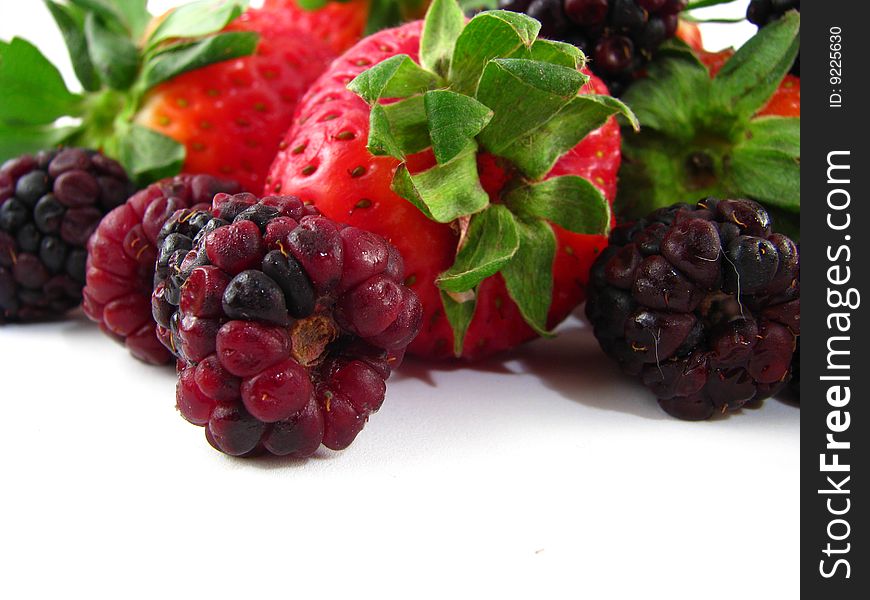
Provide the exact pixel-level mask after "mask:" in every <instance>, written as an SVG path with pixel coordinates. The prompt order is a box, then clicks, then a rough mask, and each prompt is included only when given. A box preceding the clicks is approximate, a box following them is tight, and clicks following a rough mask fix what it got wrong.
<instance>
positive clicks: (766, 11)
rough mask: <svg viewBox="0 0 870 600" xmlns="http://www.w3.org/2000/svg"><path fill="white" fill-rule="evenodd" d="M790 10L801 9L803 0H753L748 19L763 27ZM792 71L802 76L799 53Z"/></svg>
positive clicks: (793, 73)
mask: <svg viewBox="0 0 870 600" xmlns="http://www.w3.org/2000/svg"><path fill="white" fill-rule="evenodd" d="M790 10H796V11H798V12H800V11H801V0H752V2H750V3H749V7H748V8H747V9H746V19H747V20H748V21H749V22H750V23H752V24H753V25H758V28H759V29H761V28H762V27H764V26H765V25H767V24H768V23H772V22H773V21H776V20H777V19H779V18H780V17H782V15H784V14H785V13H787V12H788V11H790ZM790 73H791V74H792V75H796V76H797V77H800V76H801V55H800V53H798V55H797V58H795V59H794V64H793V65H792V66H791V71H790Z"/></svg>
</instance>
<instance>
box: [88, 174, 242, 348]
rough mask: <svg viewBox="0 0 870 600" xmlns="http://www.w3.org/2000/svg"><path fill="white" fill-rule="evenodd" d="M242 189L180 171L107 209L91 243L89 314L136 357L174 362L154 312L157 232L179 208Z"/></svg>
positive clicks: (206, 205) (204, 206) (204, 203)
mask: <svg viewBox="0 0 870 600" xmlns="http://www.w3.org/2000/svg"><path fill="white" fill-rule="evenodd" d="M239 189H240V188H239V184H237V183H236V182H234V181H221V180H218V179H215V178H214V177H210V176H208V175H179V176H177V177H173V178H169V179H164V180H162V181H158V182H157V183H154V184H151V185H150V186H148V187H147V188H145V189H144V190H142V191H140V192H138V193H136V194H135V195H134V196H132V197H131V198H130V199H129V200H128V201H127V202H126V203H125V204H123V205H121V206H118V207H117V208H115V209H114V210H113V211H112V212H110V213H109V214H108V215H106V218H105V219H103V222H102V223H100V226H99V227H98V228H97V230H96V232H95V233H94V236H93V238H91V241H90V243H89V244H88V256H87V270H86V281H87V285H86V286H85V289H84V302H83V307H84V310H85V314H87V315H88V317H90V319H91V320H93V321H95V322H97V323H99V325H100V329H102V330H103V331H104V332H105V333H106V334H107V335H109V336H111V337H112V338H114V339H116V340H118V341H119V342H121V343H123V344H125V345H126V346H127V348H128V349H129V350H130V352H131V353H132V354H133V356H135V357H136V358H138V359H140V360H142V361H145V362H147V363H151V364H164V363H167V362H169V361H170V360H171V358H172V357H171V355H170V354H169V353H168V352H167V351H166V349H165V348H164V347H163V345H162V344H161V343H160V342H159V341H158V340H157V337H156V336H155V329H154V328H155V325H154V321H153V320H152V318H151V291H152V289H153V288H152V286H153V284H154V267H155V262H156V260H157V236H158V234H159V233H160V231H161V228H162V227H163V224H164V223H165V222H166V220H167V219H168V218H169V217H170V216H171V215H173V213H175V212H176V211H177V210H179V209H183V208H190V207H194V208H195V209H200V208H201V209H206V210H207V209H208V208H209V206H210V205H211V200H212V198H213V197H214V195H215V194H216V193H218V192H236V191H238V190H239ZM209 218H210V217H209Z"/></svg>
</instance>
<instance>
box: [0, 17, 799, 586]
mask: <svg viewBox="0 0 870 600" xmlns="http://www.w3.org/2000/svg"><path fill="white" fill-rule="evenodd" d="M12 6H14V7H15V8H14V9H11V7H12ZM0 7H2V13H0V16H2V18H0V38H4V39H8V38H9V37H10V36H11V35H12V34H13V33H19V34H25V35H27V37H29V38H31V39H36V40H38V41H40V42H42V40H43V39H44V40H46V41H48V40H55V37H54V33H53V30H52V29H51V27H50V26H49V25H48V23H47V21H46V18H45V17H44V15H43V8H42V6H41V5H40V4H38V3H36V2H26V3H22V2H11V1H9V0H0ZM49 32H50V34H49ZM41 45H42V44H41ZM714 45H715V44H714ZM50 53H51V54H52V55H55V56H57V55H61V56H62V54H63V53H62V51H61V50H58V49H57V48H54V50H53V51H52V52H50ZM0 93H2V92H0ZM561 333H562V335H560V337H559V338H557V339H556V340H555V341H551V342H544V341H538V342H535V343H533V344H530V345H527V346H525V347H524V348H522V349H520V350H518V351H516V352H515V353H513V354H511V355H509V356H508V357H505V358H504V359H503V360H500V361H490V362H487V363H484V364H481V365H478V366H476V367H475V368H465V369H453V370H449V369H447V370H445V369H444V368H434V369H431V368H428V367H426V366H425V365H423V364H420V363H417V362H409V363H407V364H406V366H405V367H404V368H403V369H402V370H401V372H400V373H399V374H398V375H396V376H395V377H394V378H393V379H392V380H391V381H390V385H389V389H388V396H387V401H386V403H385V404H384V407H383V408H382V409H381V411H380V412H379V413H378V414H376V415H374V416H373V417H372V419H371V420H370V422H369V424H368V426H367V427H366V429H365V430H364V431H363V433H362V434H361V435H360V436H359V438H358V439H357V441H356V442H355V443H354V445H353V446H351V448H349V449H348V450H346V451H344V452H342V453H332V452H327V451H323V452H322V454H320V455H318V456H316V457H315V458H313V459H312V460H309V461H307V462H293V461H287V460H281V459H271V460H269V459H267V460H256V461H251V460H239V459H232V458H229V457H225V456H222V455H220V454H218V453H216V452H215V451H213V450H212V449H211V448H210V447H209V446H208V444H207V443H206V442H205V440H204V437H203V435H202V431H201V430H200V429H198V428H195V427H193V426H191V425H189V424H187V423H186V422H184V421H183V420H182V419H181V417H179V416H178V415H177V414H176V412H175V410H174V408H173V405H174V381H175V378H174V374H173V372H172V370H171V369H159V368H154V367H148V366H146V365H143V364H139V363H137V362H136V361H134V360H133V359H131V358H130V357H129V356H128V355H127V354H126V353H125V352H124V351H123V349H121V348H120V347H118V346H116V345H114V344H113V343H112V342H110V341H109V340H108V339H106V338H105V337H103V336H102V335H101V334H100V333H99V332H98V331H97V329H96V328H95V327H93V326H92V325H91V324H90V323H89V322H87V321H86V320H85V319H84V318H83V317H81V316H79V317H78V318H77V319H74V320H71V321H68V322H64V323H56V324H46V325H35V326H28V327H22V326H5V327H3V328H0V376H2V378H3V379H2V384H0V385H2V387H0V390H2V392H0V399H2V407H3V422H4V425H5V426H4V427H3V428H2V431H3V433H2V435H0V457H2V458H0V460H2V478H3V479H2V481H3V484H2V485H3V492H2V494H0V597H3V598H10V599H11V598H15V599H16V600H18V599H24V598H47V597H64V598H66V597H89V598H125V599H127V598H148V599H153V598H200V597H208V598H212V599H218V598H259V597H275V598H289V597H298V598H309V597H320V598H340V597H358V598H370V597H379V598H415V599H416V598H439V599H442V598H458V599H463V600H464V599H465V598H485V599H489V598H535V599H537V598H542V599H551V598H578V597H583V598H590V599H599V598H632V599H634V598H669V599H682V598H692V599H695V598H704V599H718V598H729V599H733V598H748V599H755V598H765V599H767V598H771V599H779V598H796V597H798V595H799V592H798V567H797V565H798V541H799V500H798V484H799V472H798V468H799V460H798V448H799V429H800V411H799V409H797V408H795V407H793V406H789V405H786V404H783V403H781V402H779V401H777V400H768V401H767V402H766V403H765V405H764V407H763V408H762V409H760V410H757V411H749V412H747V413H745V414H741V415H738V416H736V417H732V418H729V419H725V420H721V421H714V422H706V423H685V422H681V421H676V420H673V419H670V418H668V417H666V416H665V415H664V414H663V413H662V412H661V411H660V410H659V409H658V407H657V406H656V404H655V402H654V400H652V399H651V398H650V396H649V395H648V394H647V393H646V392H645V391H644V390H643V389H642V388H641V387H639V386H638V385H637V384H635V383H633V382H631V381H629V380H627V379H625V378H623V377H622V376H621V375H620V374H619V373H618V371H617V370H616V368H615V367H614V366H613V365H612V364H611V363H610V362H609V361H608V360H607V359H606V358H605V357H604V356H603V355H602V354H601V352H600V351H599V350H598V348H597V346H596V344H595V341H594V339H593V338H592V336H591V335H590V332H589V331H588V329H585V328H583V326H582V324H581V322H580V321H578V320H571V321H569V322H568V323H566V324H565V325H563V327H562V328H561ZM314 594H316V596H315V595H314Z"/></svg>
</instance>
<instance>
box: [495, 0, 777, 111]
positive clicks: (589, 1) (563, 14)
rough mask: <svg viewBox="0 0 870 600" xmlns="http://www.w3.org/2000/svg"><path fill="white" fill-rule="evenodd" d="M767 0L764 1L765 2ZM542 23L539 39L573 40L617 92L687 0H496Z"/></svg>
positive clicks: (672, 27)
mask: <svg viewBox="0 0 870 600" xmlns="http://www.w3.org/2000/svg"><path fill="white" fill-rule="evenodd" d="M768 1H769V0H768ZM500 6H501V8H503V9H505V10H512V11H515V12H523V13H526V14H527V15H529V16H530V17H533V18H535V19H537V20H538V21H540V22H541V37H545V38H549V39H553V40H559V41H563V42H568V43H570V44H574V45H575V46H577V47H578V48H580V49H581V50H583V53H584V54H586V56H587V57H588V58H589V59H590V60H589V68H590V69H591V70H592V72H593V73H595V74H596V75H598V77H600V78H601V79H603V80H604V83H606V84H607V88H608V90H609V91H610V93H611V94H613V95H615V96H619V95H621V94H622V92H623V91H624V90H625V88H626V87H627V86H628V85H629V84H630V83H631V82H632V81H633V80H634V79H635V78H636V77H637V76H638V75H639V74H640V73H641V72H642V71H643V68H644V65H646V64H647V63H648V62H649V61H650V59H651V58H652V57H653V54H654V53H655V51H656V50H657V49H658V47H659V46H661V44H662V43H663V42H665V41H667V40H668V39H670V38H672V37H674V35H676V33H677V25H678V24H679V15H680V13H681V12H683V11H684V10H685V9H686V7H687V6H688V0H501V1H500Z"/></svg>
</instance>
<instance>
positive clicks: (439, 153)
mask: <svg viewBox="0 0 870 600" xmlns="http://www.w3.org/2000/svg"><path fill="white" fill-rule="evenodd" d="M423 100H424V105H425V107H426V118H427V119H428V126H429V137H430V138H431V140H432V149H433V151H434V152H435V160H437V161H438V163H439V164H444V163H447V162H450V161H451V160H453V159H454V158H455V157H456V156H457V155H458V154H459V153H460V152H462V150H464V149H465V148H466V147H467V146H468V143H469V142H470V141H471V140H473V139H474V137H475V136H476V135H477V134H478V133H480V131H481V130H482V129H483V128H484V127H486V125H487V123H489V121H490V119H491V118H492V111H491V110H490V109H489V108H488V107H486V106H484V105H483V104H481V103H480V102H478V101H477V100H475V99H474V98H471V97H470V96H465V95H463V94H457V93H456V92H450V91H447V90H435V91H432V92H426V94H425V95H424V96H423Z"/></svg>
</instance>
